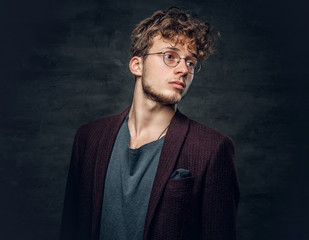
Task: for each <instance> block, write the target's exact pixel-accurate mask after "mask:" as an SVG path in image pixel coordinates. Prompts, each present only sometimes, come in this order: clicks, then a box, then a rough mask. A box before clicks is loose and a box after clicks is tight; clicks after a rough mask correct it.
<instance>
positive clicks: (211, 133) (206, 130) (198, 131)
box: [187, 119, 232, 142]
mask: <svg viewBox="0 0 309 240" xmlns="http://www.w3.org/2000/svg"><path fill="white" fill-rule="evenodd" d="M189 120H190V129H189V132H188V136H187V138H190V139H195V140H198V141H211V142H222V141H226V140H227V141H230V142H232V139H231V138H230V137H229V136H227V135H225V134H224V133H222V132H220V131H219V130H217V129H215V128H213V127H210V126H208V125H206V124H203V123H200V122H197V121H195V120H192V119H189Z"/></svg>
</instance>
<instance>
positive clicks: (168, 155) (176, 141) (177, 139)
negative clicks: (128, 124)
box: [144, 110, 189, 239]
mask: <svg viewBox="0 0 309 240" xmlns="http://www.w3.org/2000/svg"><path fill="white" fill-rule="evenodd" d="M188 130H189V119H188V118H187V117H186V116H184V115H183V114H181V113H180V112H179V111H178V110H177V111H176V113H175V115H174V117H173V118H172V121H171V123H170V126H169V129H168V131H167V134H166V136H165V140H164V144H163V148H162V151H161V156H160V160H159V164H158V168H157V173H156V176H155V179H154V182H153V187H152V191H151V194H150V200H149V205H148V211H147V215H146V221H145V227H144V229H145V230H144V239H147V235H148V232H149V227H150V224H151V220H152V219H153V217H154V213H155V209H156V207H157V205H158V203H159V200H160V197H161V195H162V193H163V191H164V188H165V185H166V183H167V181H168V179H169V177H170V175H171V174H172V172H173V170H174V167H175V164H176V162H177V159H178V155H179V153H180V151H181V148H182V145H183V142H184V140H185V137H186V135H187V132H188Z"/></svg>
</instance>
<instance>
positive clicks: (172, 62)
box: [163, 52, 201, 73]
mask: <svg viewBox="0 0 309 240" xmlns="http://www.w3.org/2000/svg"><path fill="white" fill-rule="evenodd" d="M163 60H164V62H165V64H166V65H167V66H169V67H176V66H177V65H178V64H179V62H180V56H179V55H178V53H176V52H166V53H164V55H163ZM186 66H187V68H188V71H189V72H190V73H198V72H199V71H200V70H201V65H200V64H199V63H198V61H197V59H196V58H189V59H187V60H186Z"/></svg>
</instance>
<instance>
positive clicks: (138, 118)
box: [128, 87, 177, 148]
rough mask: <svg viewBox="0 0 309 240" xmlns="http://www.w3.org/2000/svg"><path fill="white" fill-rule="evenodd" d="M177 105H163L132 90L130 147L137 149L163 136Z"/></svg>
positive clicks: (129, 124) (136, 90)
mask: <svg viewBox="0 0 309 240" xmlns="http://www.w3.org/2000/svg"><path fill="white" fill-rule="evenodd" d="M176 110H177V105H176V104H175V105H163V104H161V103H158V102H155V101H153V100H151V99H149V98H147V97H146V96H145V95H144V94H141V93H139V90H138V89H136V87H135V90H134V97H133V101H132V106H131V109H130V112H129V121H128V127H129V130H130V135H131V141H130V147H131V148H137V147H140V146H142V145H144V144H146V143H148V142H151V141H155V140H157V139H158V137H159V136H161V137H162V136H164V135H165V133H166V132H167V131H165V129H167V127H168V125H169V123H170V121H171V119H172V118H173V116H174V114H175V112H176Z"/></svg>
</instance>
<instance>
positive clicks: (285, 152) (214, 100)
mask: <svg viewBox="0 0 309 240" xmlns="http://www.w3.org/2000/svg"><path fill="white" fill-rule="evenodd" d="M171 5H177V6H180V7H183V8H185V9H191V10H193V11H194V12H196V13H197V14H198V15H199V16H200V18H202V19H203V20H207V21H210V22H211V23H212V24H213V25H214V26H215V27H216V28H217V29H218V30H219V31H220V32H221V38H220V39H219V40H218V42H217V44H216V52H215V55H213V56H211V57H210V58H209V59H208V61H207V62H206V63H205V64H204V66H203V71H202V72H201V73H200V74H199V75H197V76H196V77H195V79H194V82H193V84H192V87H191V89H190V91H189V93H188V96H187V97H186V98H185V99H184V101H183V102H182V103H181V104H180V105H179V108H180V109H181V111H183V112H184V113H185V114H187V115H189V116H191V117H192V118H193V119H195V120H197V121H200V122H203V123H205V124H208V125H210V126H212V127H214V128H217V129H218V130H220V131H222V132H224V133H226V134H227V135H229V136H231V137H232V138H233V140H234V142H235V145H236V157H237V167H238V171H239V177H240V184H241V201H240V205H239V218H238V236H239V240H260V239H263V240H274V239H277V240H283V239H296V240H304V239H309V232H308V217H309V213H308V212H309V211H308V185H307V182H308V177H306V176H307V175H308V174H307V169H308V167H309V166H308V138H307V136H306V130H308V123H307V122H306V120H307V119H308V97H307V95H308V91H307V87H308V75H309V74H308V72H309V71H308V57H309V54H308V53H309V50H308V47H307V44H308V42H309V34H308V27H307V24H308V22H309V21H308V20H309V18H308V17H307V15H306V14H307V10H306V9H308V8H307V6H306V4H305V1H301V0H297V1H290V0H289V1H288V0H286V1H279V0H271V1H248V0H247V1H245V0H208V1H201V0H200V1H198V0H191V1H182V0H179V1H177V0H157V1H149V2H145V1H142V0H137V1H130V0H127V1H125V0H123V1H118V0H113V1H112V0H109V1H98V0H91V1H81V0H80V1H73V0H72V1H68V0H62V1H56V0H54V1H52V0H31V1H30V0H28V1H21V0H20V1H16V0H15V1H14V0H12V1H1V4H0V11H1V14H0V18H1V21H0V25H1V40H0V41H1V45H0V46H1V50H0V51H1V54H0V55H1V62H0V69H1V76H0V81H1V87H0V107H1V108H0V110H1V112H0V114H1V118H0V136H1V138H0V161H1V165H0V187H1V189H0V190H1V197H0V221H1V222H0V238H1V239H4V240H6V239H14V240H15V239H31V240H41V239H44V240H53V239H57V235H58V231H59V224H60V218H61V211H62V203H63V197H64V190H65V183H66V176H67V171H68V165H69V160H70V154H71V147H72V141H73V137H74V134H75V131H76V129H77V128H78V127H79V126H80V125H81V124H83V123H86V122H89V121H91V120H94V119H97V118H100V117H102V116H107V115H111V114H115V113H118V112H120V111H121V110H122V109H124V108H125V107H126V106H128V105H129V104H130V101H131V98H132V89H133V86H134V78H133V77H132V76H131V75H130V73H129V70H128V60H129V54H128V48H129V36H130V32H131V31H132V29H133V28H134V26H135V24H137V23H138V22H139V21H140V20H142V19H143V18H145V17H147V16H149V15H150V14H152V13H153V12H154V11H155V10H158V9H162V8H167V7H169V6H171ZM306 180H307V182H306Z"/></svg>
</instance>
